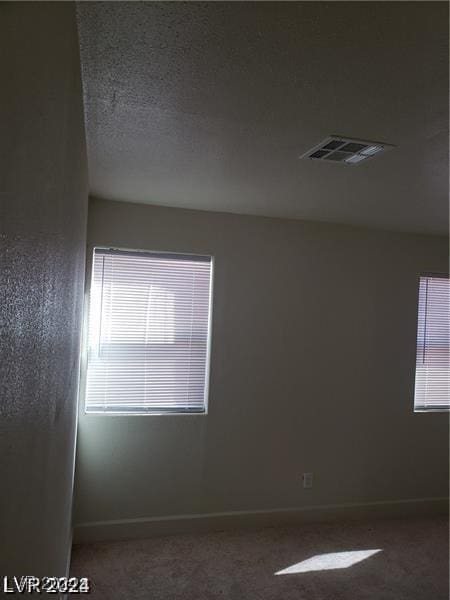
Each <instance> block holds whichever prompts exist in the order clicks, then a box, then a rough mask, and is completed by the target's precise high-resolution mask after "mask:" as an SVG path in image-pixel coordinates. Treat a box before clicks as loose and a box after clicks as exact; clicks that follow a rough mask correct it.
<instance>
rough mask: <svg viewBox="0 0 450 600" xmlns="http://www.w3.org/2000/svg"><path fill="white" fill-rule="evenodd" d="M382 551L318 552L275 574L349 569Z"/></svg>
mask: <svg viewBox="0 0 450 600" xmlns="http://www.w3.org/2000/svg"><path fill="white" fill-rule="evenodd" d="M378 552H381V550H380V549H376V550H352V551H350V552H332V553H330V554H317V555H316V556H313V557H312V558H308V559H307V560H303V561H302V562H299V563H297V564H295V565H291V566H290V567H287V568H286V569H283V570H282V571H277V572H276V573H275V575H292V574H294V573H310V572H311V571H329V570H331V569H348V567H351V566H353V565H356V564H357V563H359V562H361V561H362V560H365V559H366V558H369V557H370V556H373V555H374V554H378Z"/></svg>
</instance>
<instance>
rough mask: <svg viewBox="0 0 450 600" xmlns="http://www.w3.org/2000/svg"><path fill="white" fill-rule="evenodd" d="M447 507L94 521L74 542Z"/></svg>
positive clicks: (430, 503)
mask: <svg viewBox="0 0 450 600" xmlns="http://www.w3.org/2000/svg"><path fill="white" fill-rule="evenodd" d="M448 510H449V499H448V498H413V499H408V500H383V501H377V502H363V503H354V504H328V505H321V506H300V507H294V508H271V509H267V510H264V509H262V510H261V509H259V510H241V511H232V512H216V513H204V514H190V515H189V514H188V515H170V516H162V517H140V518H136V519H117V520H111V521H92V522H87V523H79V524H78V525H75V527H74V543H80V542H97V541H112V540H125V539H134V538H146V537H152V536H155V535H172V534H177V533H197V532H207V531H218V530H223V529H235V528H245V527H255V526H256V527H270V526H275V525H283V524H288V523H301V522H310V521H334V520H346V519H361V518H362V519H364V518H374V517H377V518H391V517H402V516H412V515H432V514H434V515H436V514H448Z"/></svg>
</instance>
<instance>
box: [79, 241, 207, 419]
mask: <svg viewBox="0 0 450 600" xmlns="http://www.w3.org/2000/svg"><path fill="white" fill-rule="evenodd" d="M211 263H212V261H211V257H210V256H192V255H181V254H167V253H158V252H134V251H128V250H111V249H100V248H96V249H95V251H94V261H93V271H92V281H91V289H90V303H89V336H88V369H87V386H86V387H87V389H86V403H85V406H86V411H87V412H104V413H116V414H117V413H135V414H136V413H153V414H154V413H158V414H160V413H169V412H170V413H176V412H183V413H186V412H187V413H192V412H197V413H200V412H205V410H206V394H207V377H208V360H209V349H208V341H209V320H210V300H211V271H212V264H211Z"/></svg>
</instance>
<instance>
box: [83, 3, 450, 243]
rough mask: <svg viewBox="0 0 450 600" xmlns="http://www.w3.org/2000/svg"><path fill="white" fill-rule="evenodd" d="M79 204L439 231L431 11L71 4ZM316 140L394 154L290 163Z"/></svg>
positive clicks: (444, 67)
mask: <svg viewBox="0 0 450 600" xmlns="http://www.w3.org/2000/svg"><path fill="white" fill-rule="evenodd" d="M78 18H79V30H80V45H81V58H82V67H83V80H84V89H85V108H86V122H87V137H88V152H89V170H90V184H91V193H92V194H93V195H96V196H99V197H103V198H110V199H115V200H126V201H132V202H147V203H150V204H160V205H166V206H180V207H185V208H197V209H205V210H218V211H226V212H236V213H247V214H256V215H267V216H281V217H293V218H303V219H312V220H322V221H331V222H338V223H349V224H359V225H368V226H371V227H382V228H387V229H398V230H405V231H422V232H433V233H444V232H447V230H448V5H447V3H446V2H331V3H326V2H286V3H285V2H281V3H278V2H273V3H272V2H242V3H241V2H239V3H235V2H209V3H197V2H189V3H179V2H145V3H140V2H139V3H138V2H125V3H122V2H107V3H101V2H100V3H97V2H81V3H79V4H78ZM329 134H340V135H345V136H348V137H354V138H363V139H369V140H376V141H385V142H388V143H392V144H396V145H398V148H396V149H395V150H393V151H391V152H388V153H386V154H385V155H382V156H380V157H378V158H375V159H373V160H371V161H368V162H367V163H365V164H362V165H360V166H358V167H346V166H343V165H339V164H332V163H321V162H317V163H316V162H313V161H308V160H299V159H298V156H299V155H300V154H302V153H304V152H305V151H306V150H307V149H308V148H309V147H311V146H313V145H315V144H317V143H318V142H320V141H321V140H322V139H323V138H325V137H326V136H328V135H329Z"/></svg>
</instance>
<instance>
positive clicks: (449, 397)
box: [414, 276, 450, 410]
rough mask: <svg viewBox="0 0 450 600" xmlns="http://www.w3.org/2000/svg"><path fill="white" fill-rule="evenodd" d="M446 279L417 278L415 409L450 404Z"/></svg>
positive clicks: (449, 288)
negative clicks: (418, 280) (418, 281)
mask: <svg viewBox="0 0 450 600" xmlns="http://www.w3.org/2000/svg"><path fill="white" fill-rule="evenodd" d="M449 323H450V280H449V279H448V278H447V277H439V276H426V277H421V278H420V287H419V315H418V323H417V358H416V387H415V398H414V405H415V409H416V410H433V409H434V410H439V409H440V410H442V409H448V408H449V406H450V352H449V338H450V325H449Z"/></svg>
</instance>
